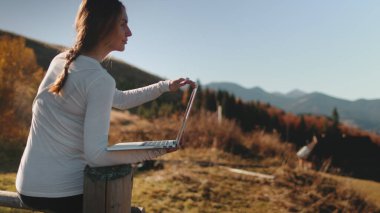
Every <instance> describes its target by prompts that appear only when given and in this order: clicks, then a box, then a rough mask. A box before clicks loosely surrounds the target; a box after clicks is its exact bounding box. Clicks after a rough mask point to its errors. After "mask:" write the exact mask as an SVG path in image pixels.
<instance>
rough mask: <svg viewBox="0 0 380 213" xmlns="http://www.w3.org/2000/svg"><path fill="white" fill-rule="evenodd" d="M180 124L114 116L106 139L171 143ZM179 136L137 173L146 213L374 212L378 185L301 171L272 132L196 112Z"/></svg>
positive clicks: (139, 201)
mask: <svg viewBox="0 0 380 213" xmlns="http://www.w3.org/2000/svg"><path fill="white" fill-rule="evenodd" d="M179 120H180V119H179V118H178V117H176V116H173V117H171V118H167V119H159V120H143V119H140V118H139V117H137V116H134V115H130V114H128V113H122V112H118V111H114V112H113V113H112V122H111V131H110V132H111V135H110V141H113V142H118V141H122V140H127V138H131V139H130V140H138V139H163V138H174V137H175V134H176V129H177V128H178V123H179V122H180V121H179ZM185 136H186V137H185V141H184V145H185V148H184V149H181V150H179V151H176V152H173V153H170V154H167V155H164V156H161V157H160V158H158V159H157V161H155V166H153V167H152V168H150V169H145V170H143V168H145V167H141V168H140V169H137V171H136V173H135V178H134V186H133V197H132V203H133V205H135V206H141V207H144V208H145V210H146V212H148V213H150V212H380V206H379V205H378V203H380V196H379V191H380V190H379V189H380V184H379V183H376V182H371V181H362V180H357V179H353V178H347V177H341V176H336V175H328V174H323V173H319V172H316V171H304V170H300V169H298V168H296V166H295V158H294V149H293V148H292V146H291V145H289V144H286V143H284V142H280V141H279V139H278V137H277V136H276V135H271V134H265V133H263V132H254V133H249V134H243V133H242V132H241V131H240V130H239V128H238V127H237V125H236V124H234V122H231V121H227V120H225V121H223V122H222V123H220V124H218V123H216V119H215V115H214V114H204V113H203V114H202V113H199V114H195V115H194V116H193V117H192V118H191V120H190V121H189V124H188V129H187V130H186V135H185ZM227 168H235V169H241V170H244V171H249V172H256V173H260V174H264V175H271V176H273V177H274V178H273V179H270V178H262V177H258V176H255V175H250V174H248V173H247V174H242V173H235V172H232V171H230V170H228V169H227ZM14 179H15V173H7V174H0V190H9V191H14V190H15V188H14ZM0 212H28V211H17V210H10V209H6V208H2V209H0Z"/></svg>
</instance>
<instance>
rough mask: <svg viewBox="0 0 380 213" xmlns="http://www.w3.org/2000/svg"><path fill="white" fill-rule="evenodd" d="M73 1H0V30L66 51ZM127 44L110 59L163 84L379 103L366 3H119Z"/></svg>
mask: <svg viewBox="0 0 380 213" xmlns="http://www.w3.org/2000/svg"><path fill="white" fill-rule="evenodd" d="M79 2H80V1H79V0H66V1H58V0H34V1H23V0H2V1H0V29H2V30H7V31H11V32H15V33H18V34H21V35H25V36H27V37H30V38H34V39H37V40H40V41H43V42H48V43H53V44H59V45H64V46H71V45H72V44H73V41H74V36H75V33H74V19H75V14H76V10H77V8H78V6H79ZM122 2H123V3H124V4H125V5H126V6H127V13H128V16H129V25H130V27H131V29H132V33H133V36H132V37H131V38H130V39H129V41H128V44H127V47H126V51H125V52H123V53H113V54H112V55H113V56H115V57H117V58H119V59H121V60H123V61H126V62H127V63H130V64H132V65H134V66H137V67H140V68H141V69H143V70H145V71H147V72H150V73H153V74H156V75H158V76H161V77H163V78H176V77H179V76H188V77H190V78H192V79H199V80H200V82H201V83H202V84H207V83H210V82H234V83H237V84H239V85H241V86H243V87H246V88H252V87H256V86H257V87H260V88H262V89H264V90H266V91H268V92H281V93H287V92H289V91H291V90H294V89H299V90H302V91H304V92H307V93H310V92H314V91H318V92H322V93H325V94H327V95H331V96H334V97H339V98H344V99H348V100H356V99H360V98H365V99H379V98H380V84H378V82H377V81H378V79H380V72H379V71H380V69H379V68H380V60H379V58H380V52H379V49H380V42H378V38H379V37H380V28H379V23H380V13H379V12H378V8H380V2H379V1H375V0H364V1H354V0H348V1H347V0H337V1H327V0H321V1H296V0H289V1H281V0H268V1H259V0H239V1H231V0H218V1H202V0H192V1H178V0H165V1H153V0H144V1H139V0H124V1H122Z"/></svg>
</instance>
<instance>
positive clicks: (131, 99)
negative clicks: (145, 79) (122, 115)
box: [112, 80, 170, 110]
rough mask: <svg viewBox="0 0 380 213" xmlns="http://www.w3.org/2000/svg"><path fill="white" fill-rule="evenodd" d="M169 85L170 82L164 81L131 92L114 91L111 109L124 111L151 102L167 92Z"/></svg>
mask: <svg viewBox="0 0 380 213" xmlns="http://www.w3.org/2000/svg"><path fill="white" fill-rule="evenodd" d="M169 83H170V81H169V80H166V81H160V82H158V83H155V84H152V85H149V86H146V87H141V88H138V89H133V90H125V91H121V90H118V89H115V92H114V95H113V103H112V107H114V108H117V109H121V110H125V109H130V108H133V107H136V106H139V105H141V104H144V103H146V102H148V101H152V100H154V99H156V98H158V97H159V96H160V95H162V94H163V93H164V92H168V91H169Z"/></svg>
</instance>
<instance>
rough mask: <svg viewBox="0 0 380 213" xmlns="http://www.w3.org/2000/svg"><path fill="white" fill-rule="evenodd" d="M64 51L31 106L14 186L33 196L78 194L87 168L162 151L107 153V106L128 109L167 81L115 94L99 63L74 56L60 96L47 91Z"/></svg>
mask: <svg viewBox="0 0 380 213" xmlns="http://www.w3.org/2000/svg"><path fill="white" fill-rule="evenodd" d="M65 62H66V60H65V53H61V54H59V55H57V56H56V57H55V58H54V59H53V60H52V62H51V64H50V66H49V69H48V71H47V73H46V75H45V77H44V79H43V80H42V82H41V84H40V87H39V89H38V92H37V96H36V98H35V100H34V102H33V109H32V111H33V117H32V122H31V127H30V132H29V136H28V141H27V144H26V147H25V150H24V154H23V156H22V159H21V163H20V166H19V169H18V172H17V178H16V188H17V191H18V192H19V193H21V194H23V195H27V196H34V197H66V196H73V195H77V194H81V193H83V177H84V176H83V175H84V174H83V170H84V167H85V166H86V165H87V164H88V165H90V166H107V165H117V164H129V163H136V162H140V161H143V160H148V159H152V158H155V157H157V156H159V155H162V154H164V153H165V151H164V150H161V151H157V150H151V151H146V150H141V151H140V150H139V151H117V152H108V151H106V147H107V146H108V131H109V125H110V113H111V108H112V107H115V108H118V109H128V108H132V107H135V106H138V105H140V104H143V103H145V102H147V101H151V100H153V99H155V98H157V97H159V96H160V95H161V94H162V93H164V92H167V91H169V81H160V82H158V83H156V84H152V85H150V86H147V87H143V88H139V89H134V90H127V91H120V90H117V89H116V87H115V85H116V84H115V80H114V79H113V78H112V77H111V76H110V75H109V74H108V73H107V71H106V70H105V69H104V68H103V67H102V66H101V65H100V63H99V62H98V61H96V60H95V59H93V58H90V57H87V56H83V55H81V56H79V57H78V58H77V59H76V60H75V61H73V62H72V64H71V65H70V68H69V76H68V79H67V81H66V83H65V86H64V88H63V94H62V96H58V95H54V94H52V93H50V92H48V87H49V85H50V84H52V83H53V82H54V80H55V79H56V77H57V76H58V75H59V74H60V73H61V71H62V70H63V67H64V64H65Z"/></svg>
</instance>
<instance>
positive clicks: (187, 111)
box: [176, 86, 198, 144]
mask: <svg viewBox="0 0 380 213" xmlns="http://www.w3.org/2000/svg"><path fill="white" fill-rule="evenodd" d="M197 90H198V87H197V86H196V87H195V88H194V89H193V91H192V93H191V95H190V99H189V102H188V104H187V107H186V111H185V116H184V117H183V120H182V126H181V129H180V130H179V132H178V135H177V139H176V141H177V143H178V144H179V142H180V141H181V138H182V135H183V132H184V131H185V127H186V122H187V118H188V117H189V114H190V111H191V107H192V106H193V102H194V99H195V95H196V93H197Z"/></svg>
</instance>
